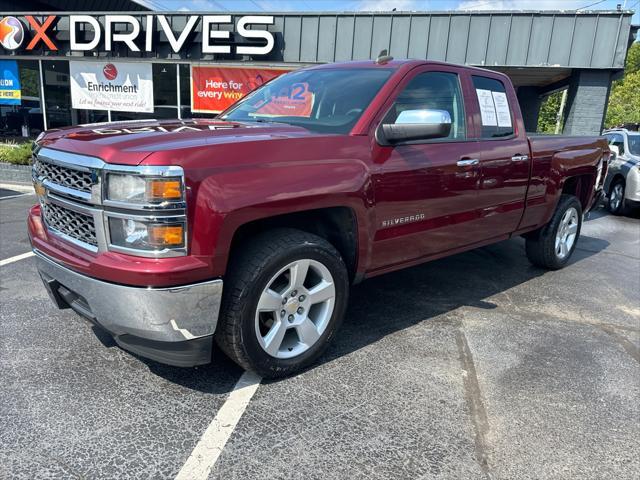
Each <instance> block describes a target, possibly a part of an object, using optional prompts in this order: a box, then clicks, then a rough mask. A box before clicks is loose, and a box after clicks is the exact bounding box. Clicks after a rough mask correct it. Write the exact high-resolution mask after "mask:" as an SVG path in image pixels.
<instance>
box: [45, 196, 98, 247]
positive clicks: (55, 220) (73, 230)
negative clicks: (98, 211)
mask: <svg viewBox="0 0 640 480" xmlns="http://www.w3.org/2000/svg"><path fill="white" fill-rule="evenodd" d="M42 216H43V218H44V221H45V222H46V223H47V225H48V226H49V227H50V228H52V229H54V230H57V231H58V232H60V233H62V234H64V235H67V236H68V237H71V238H73V239H75V240H78V241H80V242H84V243H87V244H89V245H93V246H94V247H97V246H98V240H97V238H96V227H95V224H94V222H93V217H92V216H90V215H85V214H83V213H79V212H76V211H74V210H70V209H68V208H65V207H62V206H60V205H56V204H53V203H48V204H45V205H43V207H42Z"/></svg>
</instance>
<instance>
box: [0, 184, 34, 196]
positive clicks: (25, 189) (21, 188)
mask: <svg viewBox="0 0 640 480" xmlns="http://www.w3.org/2000/svg"><path fill="white" fill-rule="evenodd" d="M0 188H3V189H5V190H13V191H14V192H22V193H33V194H35V193H36V192H34V190H33V185H30V184H22V183H0Z"/></svg>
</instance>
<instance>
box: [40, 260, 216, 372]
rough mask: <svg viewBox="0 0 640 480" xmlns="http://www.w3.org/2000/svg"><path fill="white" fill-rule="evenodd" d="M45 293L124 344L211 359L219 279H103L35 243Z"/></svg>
mask: <svg viewBox="0 0 640 480" xmlns="http://www.w3.org/2000/svg"><path fill="white" fill-rule="evenodd" d="M34 253H35V254H36V264H37V267H38V271H39V273H40V276H41V278H42V281H43V283H44V285H45V287H46V289H47V292H48V293H49V296H50V297H51V299H52V300H53V302H54V303H55V304H56V305H57V306H58V308H72V309H73V310H74V311H76V312H77V313H79V314H80V315H82V316H84V317H86V318H88V319H89V320H91V321H92V322H94V323H96V324H98V325H100V326H101V327H103V328H104V329H105V330H107V331H108V332H109V333H111V334H112V335H113V337H114V339H115V340H116V342H117V343H118V345H120V346H121V347H122V348H124V349H126V350H129V351H131V352H133V353H136V354H138V355H140V356H143V357H146V358H151V359H153V360H156V361H159V362H162V363H166V364H169V365H176V366H181V367H188V366H193V365H201V364H205V363H209V362H210V361H211V349H212V344H213V333H214V332H215V329H216V324H217V319H218V313H219V310H220V302H221V298H222V280H220V279H218V280H212V281H207V282H202V283H196V284H192V285H185V286H180V287H168V288H144V287H131V286H125V285H119V284H115V283H109V282H104V281H101V280H97V279H95V278H91V277H88V276H86V275H82V274H79V273H77V272H74V271H72V270H69V269H68V268H66V267H64V266H62V265H60V264H58V263H56V262H55V261H53V260H51V259H50V258H48V257H47V256H45V255H44V254H43V253H42V252H40V251H39V250H37V249H34Z"/></svg>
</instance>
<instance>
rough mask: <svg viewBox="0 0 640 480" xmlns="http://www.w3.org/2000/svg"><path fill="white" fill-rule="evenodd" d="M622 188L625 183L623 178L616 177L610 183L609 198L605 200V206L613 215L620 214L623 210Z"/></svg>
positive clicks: (623, 188)
mask: <svg viewBox="0 0 640 480" xmlns="http://www.w3.org/2000/svg"><path fill="white" fill-rule="evenodd" d="M624 190H625V184H624V180H622V179H621V178H619V179H617V180H616V181H615V182H613V185H611V190H610V191H609V200H608V201H607V208H608V209H609V211H610V212H611V213H613V214H614V215H622V214H623V213H624V211H625V205H624V203H625V202H624Z"/></svg>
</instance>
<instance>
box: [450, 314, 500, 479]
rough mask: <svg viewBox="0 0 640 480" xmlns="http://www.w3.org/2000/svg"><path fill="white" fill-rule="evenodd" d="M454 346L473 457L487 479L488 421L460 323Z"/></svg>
mask: <svg viewBox="0 0 640 480" xmlns="http://www.w3.org/2000/svg"><path fill="white" fill-rule="evenodd" d="M456 345H457V346H458V353H459V355H460V357H459V358H460V363H461V364H462V369H463V370H464V371H465V375H464V379H463V383H464V397H465V400H466V402H467V406H468V408H469V412H470V414H471V422H472V423H473V429H474V433H475V435H474V444H475V449H474V450H475V452H474V454H475V457H476V461H477V462H478V464H479V465H480V468H481V469H482V472H483V473H484V474H485V475H486V477H487V478H489V479H490V478H492V476H491V471H490V467H489V458H488V454H487V434H488V432H489V420H488V418H487V411H486V409H485V408H484V404H483V403H482V394H481V392H480V384H479V382H478V376H477V374H476V367H475V364H474V363H473V355H472V354H471V350H470V349H469V344H468V342H467V337H466V335H465V334H464V332H463V331H462V322H459V323H458V329H457V331H456Z"/></svg>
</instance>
